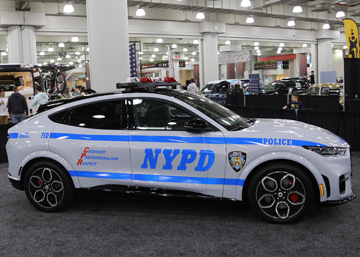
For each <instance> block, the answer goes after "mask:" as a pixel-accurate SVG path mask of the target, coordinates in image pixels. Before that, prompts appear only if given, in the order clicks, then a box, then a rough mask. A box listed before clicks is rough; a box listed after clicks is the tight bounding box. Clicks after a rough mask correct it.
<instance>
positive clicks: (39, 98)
mask: <svg viewBox="0 0 360 257" xmlns="http://www.w3.org/2000/svg"><path fill="white" fill-rule="evenodd" d="M36 91H37V95H36V96H35V97H34V100H33V101H32V103H31V104H32V106H35V111H37V110H38V109H39V106H40V104H42V103H45V102H47V101H48V99H49V97H48V95H47V94H46V93H44V92H43V89H42V87H41V86H37V88H36Z"/></svg>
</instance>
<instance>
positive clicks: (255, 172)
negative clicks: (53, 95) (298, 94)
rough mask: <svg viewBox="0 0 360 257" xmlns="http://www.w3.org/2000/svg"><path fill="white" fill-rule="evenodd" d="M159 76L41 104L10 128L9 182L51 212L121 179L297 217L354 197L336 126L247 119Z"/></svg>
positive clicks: (280, 218)
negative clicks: (320, 205) (88, 190)
mask: <svg viewBox="0 0 360 257" xmlns="http://www.w3.org/2000/svg"><path fill="white" fill-rule="evenodd" d="M160 83H161V82H160ZM154 85H155V86H154ZM162 85H165V84H162ZM156 86H159V83H153V84H151V85H146V84H145V83H139V82H133V83H127V84H119V85H118V87H119V88H125V89H126V91H121V90H119V91H118V92H115V93H108V94H94V95H91V96H84V97H77V98H73V99H61V100H55V101H52V102H48V103H45V104H43V105H41V106H40V108H39V112H38V113H37V114H35V115H34V116H32V117H30V118H28V119H26V120H25V121H23V122H21V123H19V124H17V125H15V126H14V127H12V128H10V129H9V140H8V143H7V145H6V150H7V154H8V159H9V179H10V181H11V183H12V184H13V186H14V187H15V188H17V189H21V190H25V193H26V195H27V197H28V199H29V201H30V202H31V204H33V205H34V206H35V207H36V208H37V209H39V210H41V211H46V212H53V211H59V210H62V209H64V208H66V207H68V206H69V204H70V203H71V201H72V199H73V197H74V192H75V190H76V189H78V188H113V187H118V188H119V189H124V190H125V191H126V192H129V191H131V189H132V188H134V189H135V191H139V190H141V189H144V191H146V192H150V193H157V192H160V193H162V194H163V193H164V192H165V193H166V192H167V191H169V192H171V193H174V192H178V193H181V192H183V193H184V192H185V195H190V194H193V195H199V196H202V197H203V196H204V195H206V196H209V197H218V198H224V199H232V200H239V201H247V202H249V204H250V206H251V207H252V209H253V210H254V211H255V212H256V213H257V214H258V215H259V216H260V217H262V218H264V219H266V220H268V221H271V222H275V223H286V222H291V221H294V220H296V219H298V218H299V217H300V216H302V215H303V214H304V213H305V211H306V210H307V209H309V208H310V206H311V204H312V202H313V201H316V202H322V203H324V202H327V203H332V204H338V203H344V202H347V201H350V200H352V199H353V198H354V197H355V196H354V195H353V191H352V187H351V161H350V146H349V145H348V144H347V143H346V142H345V141H344V140H343V139H341V138H340V137H338V136H336V135H334V134H333V133H331V132H329V131H327V130H325V129H322V128H319V127H316V126H312V125H309V124H305V123H302V122H298V121H291V120H281V119H256V120H246V119H244V118H242V117H240V116H239V115H237V114H235V113H233V112H232V111H230V110H228V109H226V108H225V107H222V106H220V105H218V104H216V103H215V102H213V101H211V100H209V99H206V98H203V97H200V96H197V95H194V94H190V93H188V92H186V91H178V90H172V89H166V88H158V89H156Z"/></svg>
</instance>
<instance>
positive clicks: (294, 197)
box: [248, 163, 314, 223]
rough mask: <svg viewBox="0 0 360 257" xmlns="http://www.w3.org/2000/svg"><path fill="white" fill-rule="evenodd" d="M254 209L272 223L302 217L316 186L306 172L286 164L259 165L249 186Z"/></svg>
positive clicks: (249, 195)
mask: <svg viewBox="0 0 360 257" xmlns="http://www.w3.org/2000/svg"><path fill="white" fill-rule="evenodd" d="M248 200H249V204H250V206H251V208H252V209H253V211H254V212H255V213H256V214H257V215H258V216H260V217H261V218H263V219H264V220H266V221H270V222H272V223H289V222H293V221H295V220H297V219H299V218H300V217H301V216H302V215H304V213H305V212H306V210H307V209H308V208H309V207H310V206H311V204H312V203H313V201H314V188H313V186H312V183H311V181H310V179H309V177H308V176H307V175H306V173H305V171H303V170H302V169H300V168H299V167H297V166H295V165H291V164H287V163H279V164H276V163H273V164H270V165H268V166H264V167H262V168H260V170H257V171H256V174H255V176H254V177H253V178H252V179H251V181H250V184H249V187H248Z"/></svg>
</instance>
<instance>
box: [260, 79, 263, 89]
mask: <svg viewBox="0 0 360 257" xmlns="http://www.w3.org/2000/svg"><path fill="white" fill-rule="evenodd" d="M259 86H260V89H263V88H264V82H263V81H262V80H261V79H259Z"/></svg>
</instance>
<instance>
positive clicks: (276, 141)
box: [262, 138, 292, 145]
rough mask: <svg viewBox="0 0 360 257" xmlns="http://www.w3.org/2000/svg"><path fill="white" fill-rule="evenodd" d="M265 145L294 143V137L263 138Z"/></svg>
mask: <svg viewBox="0 0 360 257" xmlns="http://www.w3.org/2000/svg"><path fill="white" fill-rule="evenodd" d="M262 143H263V144H264V145H292V139H286V138H263V139H262Z"/></svg>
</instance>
